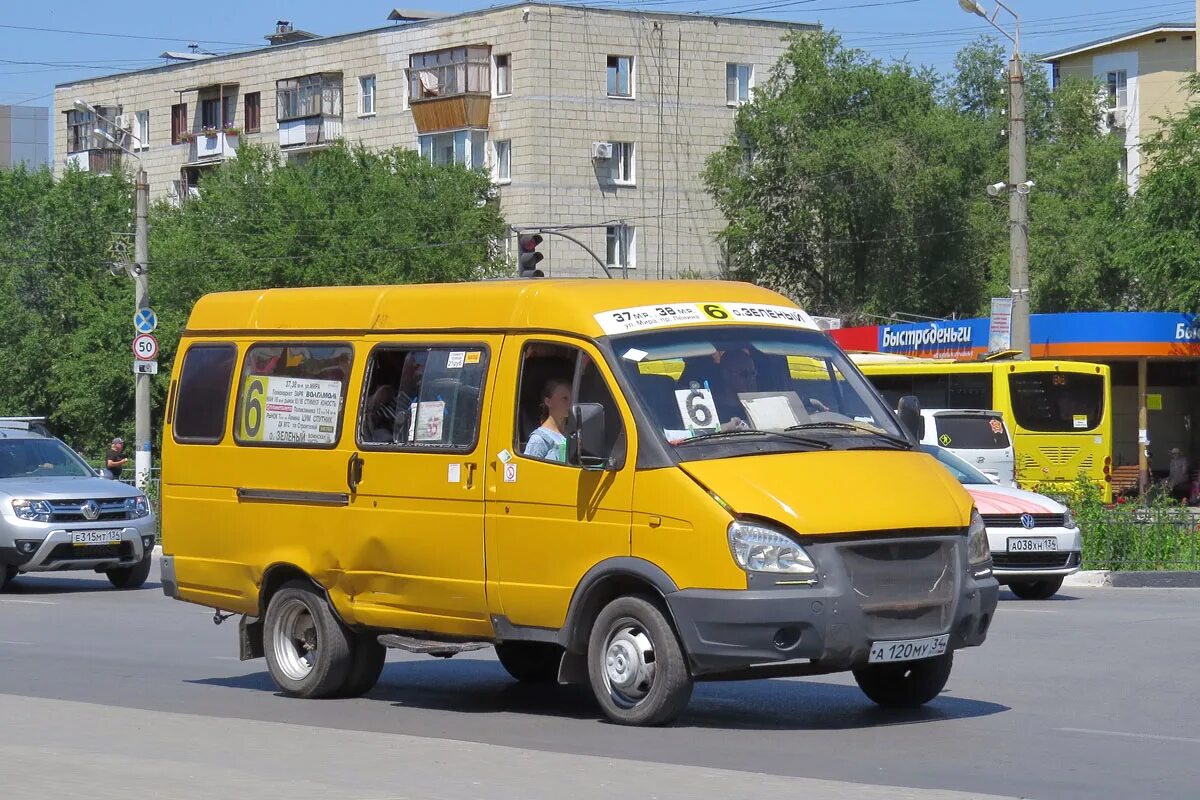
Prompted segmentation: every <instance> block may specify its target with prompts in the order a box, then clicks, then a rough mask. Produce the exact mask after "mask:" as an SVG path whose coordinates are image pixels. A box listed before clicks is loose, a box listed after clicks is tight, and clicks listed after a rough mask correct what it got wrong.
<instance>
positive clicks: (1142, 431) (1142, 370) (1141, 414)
mask: <svg viewBox="0 0 1200 800" xmlns="http://www.w3.org/2000/svg"><path fill="white" fill-rule="evenodd" d="M1137 391H1138V394H1137V405H1138V445H1137V448H1138V492H1139V493H1140V494H1145V493H1146V490H1147V489H1149V488H1150V459H1149V458H1148V456H1147V454H1148V453H1149V452H1150V412H1149V411H1148V410H1147V409H1146V359H1144V358H1139V359H1138V390H1137Z"/></svg>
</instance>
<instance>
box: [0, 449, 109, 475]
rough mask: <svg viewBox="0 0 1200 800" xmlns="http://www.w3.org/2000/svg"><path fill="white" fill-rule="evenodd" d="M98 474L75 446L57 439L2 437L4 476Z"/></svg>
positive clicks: (0, 469)
mask: <svg viewBox="0 0 1200 800" xmlns="http://www.w3.org/2000/svg"><path fill="white" fill-rule="evenodd" d="M95 476H96V473H95V472H93V471H92V468H91V467H89V466H88V465H87V464H86V463H85V462H84V460H83V459H82V458H80V457H79V456H77V455H76V454H75V451H74V450H72V449H71V448H69V447H67V446H66V445H65V444H63V443H62V442H60V441H58V440H57V439H0V479H3V478H46V477H51V478H94V477H95Z"/></svg>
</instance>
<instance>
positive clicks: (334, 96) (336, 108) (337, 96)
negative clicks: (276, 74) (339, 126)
mask: <svg viewBox="0 0 1200 800" xmlns="http://www.w3.org/2000/svg"><path fill="white" fill-rule="evenodd" d="M275 98H276V101H277V111H276V118H277V119H278V121H279V122H287V121H288V120H293V119H304V118H306V117H322V116H324V117H340V116H341V115H342V74H341V73H340V72H329V73H321V74H317V75H305V76H304V77H302V78H287V79H285V80H282V81H276V82H275Z"/></svg>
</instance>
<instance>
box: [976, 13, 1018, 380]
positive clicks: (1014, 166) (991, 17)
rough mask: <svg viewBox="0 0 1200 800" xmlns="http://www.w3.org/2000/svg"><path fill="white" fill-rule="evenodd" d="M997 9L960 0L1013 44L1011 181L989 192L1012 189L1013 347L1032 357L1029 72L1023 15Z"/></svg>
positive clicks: (1010, 272) (1010, 271) (1010, 69)
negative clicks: (1007, 18)
mask: <svg viewBox="0 0 1200 800" xmlns="http://www.w3.org/2000/svg"><path fill="white" fill-rule="evenodd" d="M995 3H996V8H995V10H994V11H992V13H991V14H988V13H987V11H986V10H985V9H984V7H983V6H982V5H981V4H980V3H979V2H978V0H958V5H959V7H960V8H961V9H962V10H963V11H965V12H967V13H968V14H975V15H976V16H980V17H983V18H984V19H985V20H987V22H988V24H989V25H991V26H992V27H993V28H995V29H996V30H998V31H999V32H1000V33H1001V34H1003V35H1004V36H1005V38H1007V39H1008V40H1009V41H1011V42H1012V43H1013V51H1012V58H1010V59H1009V62H1008V183H1007V184H992V185H991V186H989V187H987V189H988V194H990V195H992V196H993V197H996V196H998V195H999V194H1000V193H1001V192H1002V191H1005V190H1007V191H1008V225H1009V239H1008V252H1009V261H1008V285H1009V290H1010V291H1011V293H1012V320H1011V326H1012V327H1011V329H1010V330H1011V336H1012V341H1011V344H1010V346H1011V347H1012V349H1013V350H1018V351H1020V353H1021V356H1020V357H1021V358H1029V190H1030V188H1032V187H1033V181H1030V180H1028V179H1027V178H1026V177H1025V170H1026V164H1025V71H1024V68H1023V66H1022V64H1021V18H1020V17H1019V16H1017V12H1015V11H1013V10H1012V9H1011V8H1009V7H1008V6H1006V5H1005V4H1004V3H1003V2H1002V0H995ZM1002 10H1003V11H1007V12H1008V13H1009V15H1011V16H1012V18H1013V32H1012V33H1009V32H1008V30H1006V29H1005V28H1004V27H1003V26H1002V25H999V24H998V23H997V22H996V17H997V16H999V14H1000V12H1001V11H1002Z"/></svg>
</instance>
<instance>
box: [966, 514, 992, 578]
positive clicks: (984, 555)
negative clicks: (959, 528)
mask: <svg viewBox="0 0 1200 800" xmlns="http://www.w3.org/2000/svg"><path fill="white" fill-rule="evenodd" d="M967 558H968V559H970V561H971V566H972V567H978V566H982V565H983V564H986V563H987V562H989V561H991V560H992V551H991V550H990V549H989V548H988V540H987V527H986V526H985V525H984V524H983V517H981V516H979V512H978V511H976V510H975V509H971V527H970V528H968V529H967Z"/></svg>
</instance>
